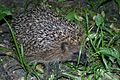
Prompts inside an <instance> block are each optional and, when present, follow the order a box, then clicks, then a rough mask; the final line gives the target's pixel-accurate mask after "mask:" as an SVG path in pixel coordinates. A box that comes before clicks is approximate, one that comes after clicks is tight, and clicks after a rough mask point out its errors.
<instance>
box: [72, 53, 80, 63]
mask: <svg viewBox="0 0 120 80" xmlns="http://www.w3.org/2000/svg"><path fill="white" fill-rule="evenodd" d="M78 56H79V51H77V52H74V53H73V55H72V60H75V61H76V60H77V58H78Z"/></svg>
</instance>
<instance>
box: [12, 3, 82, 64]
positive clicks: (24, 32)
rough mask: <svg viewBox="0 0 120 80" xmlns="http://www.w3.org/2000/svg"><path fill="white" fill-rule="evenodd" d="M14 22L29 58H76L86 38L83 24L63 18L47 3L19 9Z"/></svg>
mask: <svg viewBox="0 0 120 80" xmlns="http://www.w3.org/2000/svg"><path fill="white" fill-rule="evenodd" d="M12 26H13V27H14V29H15V32H16V37H17V40H18V42H19V43H21V44H23V46H24V52H25V56H26V57H27V59H28V60H37V61H41V62H53V61H67V60H72V59H73V58H75V54H76V53H78V52H79V46H80V44H81V40H82V38H83V30H82V29H81V26H80V25H79V26H78V25H77V24H75V23H72V22H69V21H67V20H65V19H60V17H59V16H58V15H57V14H56V13H55V11H54V10H53V9H52V8H51V7H49V6H47V5H45V6H37V7H35V8H30V9H28V10H27V11H26V12H21V13H19V14H18V15H17V16H16V17H15V19H13V22H12Z"/></svg>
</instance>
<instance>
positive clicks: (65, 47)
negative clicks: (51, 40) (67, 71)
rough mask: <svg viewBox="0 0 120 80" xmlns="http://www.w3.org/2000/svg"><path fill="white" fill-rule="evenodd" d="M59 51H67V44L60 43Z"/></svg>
mask: <svg viewBox="0 0 120 80" xmlns="http://www.w3.org/2000/svg"><path fill="white" fill-rule="evenodd" d="M61 50H62V51H66V50H68V43H67V42H62V43H61Z"/></svg>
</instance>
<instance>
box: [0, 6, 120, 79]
mask: <svg viewBox="0 0 120 80" xmlns="http://www.w3.org/2000/svg"><path fill="white" fill-rule="evenodd" d="M27 6H28V5H27ZM0 13H1V14H2V17H0V19H3V20H4V21H5V22H6V24H7V25H8V27H9V30H10V32H11V36H12V39H13V45H15V49H14V51H15V54H16V57H17V60H18V62H19V64H20V66H21V67H22V68H23V70H24V71H25V72H26V75H25V77H24V80H29V78H28V77H29V76H30V75H31V76H35V77H36V78H37V79H38V80H40V79H41V78H40V77H41V75H42V74H40V73H39V72H37V71H36V69H35V67H36V64H37V63H31V62H28V61H27V60H26V58H25V55H24V54H25V53H24V48H23V45H22V44H20V43H18V42H17V40H16V36H15V33H14V31H13V30H12V26H11V24H10V23H9V22H8V21H7V20H6V18H5V16H7V15H12V14H11V13H10V12H9V10H8V11H6V8H5V11H1V12H0ZM8 13H9V14H8ZM83 13H84V15H82V16H83V21H82V22H83V26H84V31H85V33H84V35H85V37H84V38H83V40H82V43H81V45H80V51H79V56H78V59H77V65H73V64H72V63H71V62H68V63H66V64H65V65H66V66H68V67H69V68H70V69H71V70H70V71H68V72H63V73H62V75H64V76H65V77H67V78H71V79H72V80H85V79H86V78H87V79H88V80H93V78H94V79H95V80H104V79H109V80H119V79H117V78H116V77H115V76H113V74H114V73H116V74H117V73H118V72H120V52H119V51H118V50H117V49H116V48H115V46H117V47H119V46H118V45H115V44H117V43H119V42H118V41H119V37H120V33H119V32H116V31H114V30H113V29H112V28H110V26H108V25H107V23H106V21H105V20H106V19H105V16H104V15H103V13H99V14H98V13H96V15H95V16H92V15H90V13H91V11H90V10H88V9H86V8H85V9H83ZM76 16H77V17H76ZM90 17H94V20H92V19H90ZM67 18H68V20H72V21H76V20H78V21H79V19H78V18H79V15H78V14H77V13H75V12H74V13H73V12H71V13H69V14H68V15H67ZM74 19H75V20H74ZM83 48H85V49H86V50H87V57H88V58H87V62H88V63H87V65H80V57H81V54H82V52H83ZM1 49H2V48H0V50H1ZM54 79H55V75H51V76H50V77H49V79H48V80H54ZM63 79H64V77H63Z"/></svg>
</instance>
